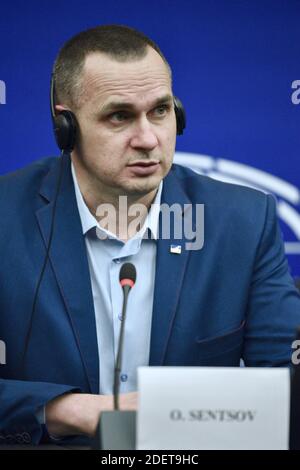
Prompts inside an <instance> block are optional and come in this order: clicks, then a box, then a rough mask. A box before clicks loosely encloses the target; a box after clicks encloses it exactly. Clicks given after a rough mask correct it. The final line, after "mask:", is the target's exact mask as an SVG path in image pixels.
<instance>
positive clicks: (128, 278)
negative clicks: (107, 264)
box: [114, 263, 136, 410]
mask: <svg viewBox="0 0 300 470" xmlns="http://www.w3.org/2000/svg"><path fill="white" fill-rule="evenodd" d="M119 281H120V284H121V287H122V289H123V308H122V317H121V330H120V336H119V345H118V353H117V360H116V364H115V371H114V409H115V410H119V391H120V373H121V370H122V356H123V343H124V332H125V320H126V309H127V300H128V294H129V292H130V290H131V289H132V287H133V286H134V284H135V281H136V269H135V266H134V265H133V264H132V263H124V264H123V265H122V267H121V269H120V275H119Z"/></svg>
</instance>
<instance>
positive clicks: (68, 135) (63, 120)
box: [50, 74, 78, 153]
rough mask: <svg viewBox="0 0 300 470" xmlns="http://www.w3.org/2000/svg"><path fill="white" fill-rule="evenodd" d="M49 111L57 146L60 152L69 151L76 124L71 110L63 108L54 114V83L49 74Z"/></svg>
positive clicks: (71, 147)
mask: <svg viewBox="0 0 300 470" xmlns="http://www.w3.org/2000/svg"><path fill="white" fill-rule="evenodd" d="M50 111H51V117H52V124H53V130H54V135H55V140H56V143H57V146H58V148H59V149H60V150H61V151H62V152H67V153H70V152H72V150H73V149H74V146H75V141H76V135H77V128H78V124H77V121H76V117H75V114H74V113H72V111H68V110H66V109H65V110H63V111H59V113H58V114H56V111H55V83H54V76H53V74H52V75H51V84H50Z"/></svg>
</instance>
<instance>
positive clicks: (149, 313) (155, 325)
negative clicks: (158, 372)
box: [0, 26, 300, 444]
mask: <svg viewBox="0 0 300 470" xmlns="http://www.w3.org/2000/svg"><path fill="white" fill-rule="evenodd" d="M54 85H55V112H56V113H57V114H58V115H59V113H62V112H64V110H69V111H71V112H72V113H73V115H74V120H76V122H75V127H76V132H77V133H76V139H75V144H74V145H75V146H74V149H73V150H72V152H71V159H70V158H69V157H68V155H65V154H64V157H63V159H62V161H60V160H59V159H55V158H53V159H52V158H50V159H45V160H41V161H39V162H36V163H34V164H32V165H30V166H29V167H27V168H25V169H23V170H21V171H18V172H16V173H14V174H12V175H7V176H4V177H2V179H1V184H0V210H1V220H2V221H3V227H2V229H1V234H0V243H1V246H2V247H3V248H2V259H1V262H2V270H1V291H0V302H1V317H0V338H1V339H2V340H3V341H4V342H5V344H6V356H7V361H6V362H7V363H6V365H4V366H1V381H0V397H1V409H0V430H1V433H0V437H1V439H2V441H3V442H6V441H8V440H9V439H10V440H11V441H13V442H14V441H16V442H17V441H18V440H20V441H23V442H32V443H35V444H37V443H39V442H41V441H43V440H47V439H51V437H50V436H55V437H56V438H63V437H65V436H76V435H81V434H83V435H85V436H92V435H93V434H94V432H95V429H96V426H97V422H98V419H99V415H100V414H101V411H103V410H106V409H112V403H113V401H112V385H113V368H114V361H115V357H116V352H117V351H116V350H117V344H118V337H119V331H120V323H121V321H122V317H121V316H120V312H121V308H122V291H121V288H120V286H119V283H118V275H119V269H120V265H121V263H123V262H125V261H130V262H132V263H134V264H135V266H136V268H137V282H136V286H135V287H134V288H133V290H132V292H131V293H130V297H129V303H128V317H127V322H126V338H125V344H124V361H123V368H122V373H121V376H120V381H121V393H122V395H121V408H122V409H136V407H137V394H136V390H137V384H136V369H137V367H138V366H141V365H147V364H149V365H174V366H176V365H180V366H181V365H190V366H197V365H210V366H238V365H239V363H240V359H241V358H243V360H244V362H245V364H246V365H248V366H287V365H289V363H290V357H291V352H292V351H291V344H292V341H293V336H294V331H295V328H296V326H297V325H298V324H300V300H299V295H298V293H297V291H296V289H295V287H294V286H293V283H292V280H291V277H290V276H289V273H288V266H287V262H286V259H285V257H284V253H283V244H282V240H281V237H280V232H279V229H278V225H277V222H276V216H275V203H274V200H273V198H272V197H271V196H267V195H264V194H262V193H260V192H258V191H254V190H251V189H247V188H242V187H238V186H234V185H228V184H224V183H221V182H217V181H214V180H211V179H209V178H206V177H203V176H199V175H196V174H195V173H193V172H192V171H190V170H188V169H184V168H182V167H178V166H176V165H174V166H172V159H173V154H174V149H175V140H176V131H178V120H177V121H176V115H175V108H174V101H173V92H172V84H171V72H170V68H169V66H168V64H167V62H166V60H165V58H164V57H163V55H162V53H161V51H160V50H159V49H158V47H157V46H156V45H155V44H154V43H152V41H150V40H149V39H148V38H146V37H145V36H143V35H142V34H140V33H138V32H137V31H134V30H131V29H129V28H126V27H121V26H102V27H98V28H94V29H92V30H88V31H86V32H83V33H80V34H79V35H77V36H75V37H74V38H73V39H71V40H70V41H69V42H68V43H66V44H65V46H64V47H63V48H62V50H61V51H60V53H59V56H58V58H57V60H56V63H55V67H54ZM60 171H61V172H62V173H61V183H60V188H59V191H58V195H57V198H56V191H57V185H58V180H59V178H60ZM120 196H123V197H124V196H125V197H126V203H127V206H128V211H127V212H126V214H124V210H123V209H122V208H121V202H120ZM153 203H155V204H153ZM160 203H162V204H166V205H167V206H168V207H171V206H172V205H173V204H179V205H180V207H182V208H183V210H182V211H181V212H180V213H178V212H177V213H176V214H175V216H174V217H175V222H174V224H175V223H176V222H177V223H180V224H181V223H182V220H185V219H186V218H187V217H188V215H187V212H189V211H188V210H187V211H185V207H188V208H189V207H192V208H193V209H192V210H194V208H195V206H196V205H197V204H204V205H205V225H204V227H202V228H204V246H203V247H202V248H201V249H197V250H189V249H188V248H187V247H188V245H187V244H186V241H187V240H186V237H185V235H183V236H182V239H181V240H179V241H178V240H177V239H176V237H175V236H174V233H172V231H171V233H170V236H169V237H168V239H166V238H165V237H161V236H160V231H161V230H160V229H161V226H160V223H161V219H160V218H159V213H158V211H157V204H160ZM104 204H105V206H104V207H105V208H107V207H113V208H115V209H116V211H115V214H116V220H112V219H113V217H112V216H111V215H108V217H106V216H104V215H105V211H102V210H101V208H103V205H104ZM137 204H138V205H139V206H141V207H144V208H146V210H145V211H144V212H143V211H142V216H141V218H140V224H139V225H138V226H135V227H134V228H132V225H131V224H130V222H132V219H133V216H132V212H130V209H131V208H132V207H134V206H135V205H137ZM108 205H109V206H108ZM99 208H100V210H99ZM124 215H125V216H124ZM150 215H151V217H150ZM112 222H114V223H112ZM196 222H197V221H196ZM52 223H53V227H51V226H52ZM129 226H130V230H129ZM51 232H53V233H52V235H51ZM149 235H150V236H149ZM50 240H51V242H50ZM50 245H51V246H50ZM49 246H50V253H49V260H48V262H47V264H46V266H45V269H43V273H42V275H41V269H42V266H43V262H44V260H45V253H46V251H47V247H48V248H49ZM46 259H47V258H46ZM38 284H39V287H37V286H38ZM37 289H38V296H37V300H36V304H35V307H34V308H33V307H32V303H33V299H34V297H35V294H36V292H37ZM74 442H75V441H74Z"/></svg>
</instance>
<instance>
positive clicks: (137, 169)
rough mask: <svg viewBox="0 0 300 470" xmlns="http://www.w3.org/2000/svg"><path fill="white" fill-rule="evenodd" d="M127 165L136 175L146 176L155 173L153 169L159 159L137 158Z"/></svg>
mask: <svg viewBox="0 0 300 470" xmlns="http://www.w3.org/2000/svg"><path fill="white" fill-rule="evenodd" d="M128 167H129V168H130V169H131V170H132V172H133V173H134V174H136V175H138V176H148V175H152V174H153V173H155V171H156V170H157V169H158V167H159V161H158V160H151V161H145V160H137V161H135V162H132V163H130V164H129V165H128Z"/></svg>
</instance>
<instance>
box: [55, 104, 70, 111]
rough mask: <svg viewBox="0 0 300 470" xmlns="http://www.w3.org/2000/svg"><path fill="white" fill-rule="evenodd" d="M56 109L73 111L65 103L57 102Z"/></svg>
mask: <svg viewBox="0 0 300 470" xmlns="http://www.w3.org/2000/svg"><path fill="white" fill-rule="evenodd" d="M55 111H71V110H70V108H68V106H65V105H63V104H56V105H55Z"/></svg>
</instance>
